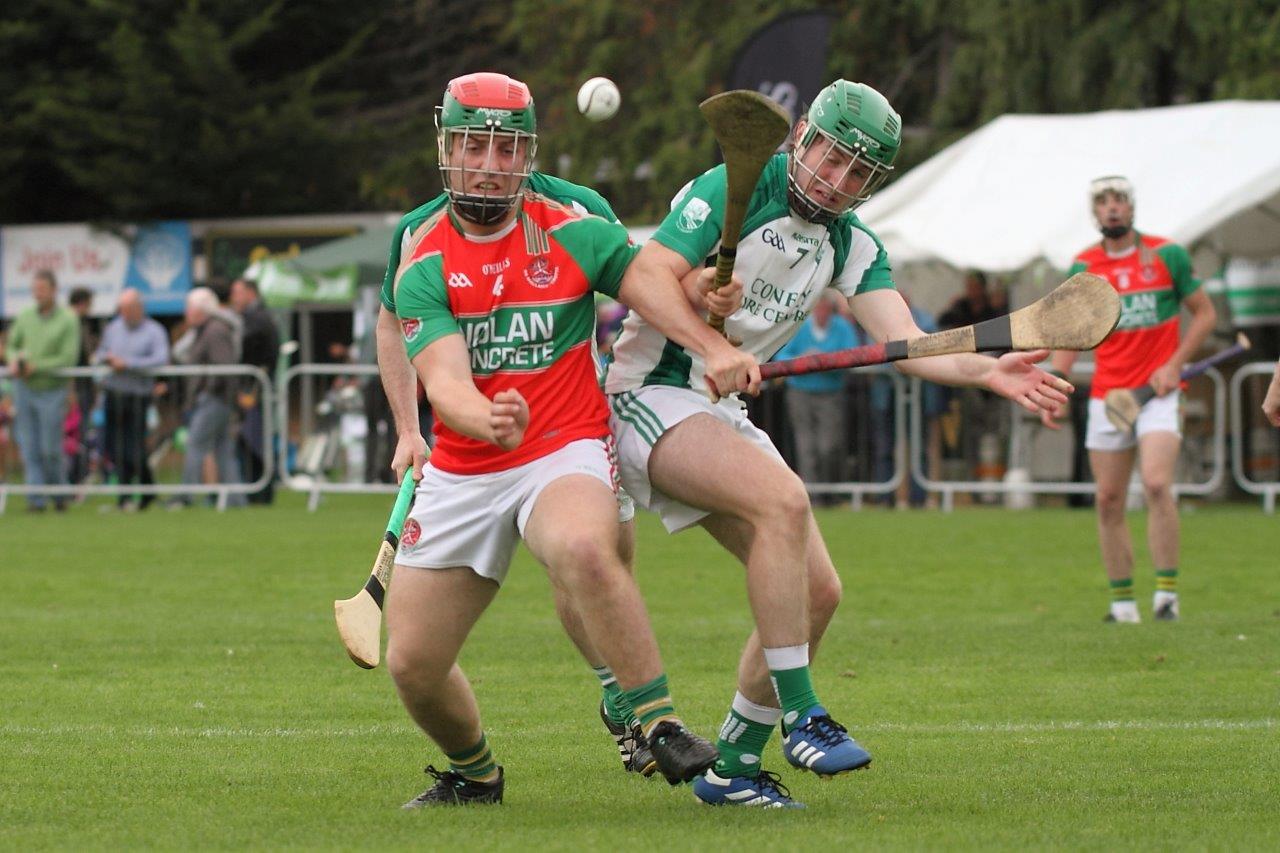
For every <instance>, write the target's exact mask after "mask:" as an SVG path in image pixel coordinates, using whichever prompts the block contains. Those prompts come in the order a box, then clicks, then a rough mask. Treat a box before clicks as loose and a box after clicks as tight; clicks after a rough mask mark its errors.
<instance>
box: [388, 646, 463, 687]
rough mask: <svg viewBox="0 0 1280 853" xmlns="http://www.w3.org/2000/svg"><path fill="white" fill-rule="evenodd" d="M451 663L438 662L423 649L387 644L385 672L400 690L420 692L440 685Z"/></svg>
mask: <svg viewBox="0 0 1280 853" xmlns="http://www.w3.org/2000/svg"><path fill="white" fill-rule="evenodd" d="M452 667H453V661H440V660H436V658H435V657H434V656H433V655H431V654H429V653H427V652H426V651H425V650H423V649H419V648H412V647H409V646H407V645H406V644H403V643H395V642H388V643H387V672H388V673H389V674H390V675H391V680H392V681H394V682H395V683H396V686H397V687H399V688H400V689H401V690H412V691H415V692H421V691H424V690H430V689H431V688H432V687H434V686H435V685H437V684H439V683H441V682H442V681H443V680H444V678H445V676H447V675H448V674H449V670H450V669H451V668H452Z"/></svg>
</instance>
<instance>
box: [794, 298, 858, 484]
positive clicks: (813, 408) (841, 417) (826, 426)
mask: <svg viewBox="0 0 1280 853" xmlns="http://www.w3.org/2000/svg"><path fill="white" fill-rule="evenodd" d="M832 299H833V296H832V295H829V294H824V295H823V297H822V298H821V299H819V300H818V302H817V303H816V304H815V305H814V306H813V313H812V314H810V315H809V319H807V320H805V322H804V324H803V325H802V326H801V327H800V329H799V331H797V332H796V336H795V337H794V338H792V339H791V340H790V341H788V342H787V344H786V346H784V347H783V348H782V349H781V350H779V351H778V354H777V355H776V356H775V358H777V359H786V358H797V357H799V356H802V355H812V354H814V353H823V352H835V351H836V350H839V349H848V348H849V347H852V346H855V345H856V343H857V341H856V340H855V338H854V334H853V326H852V325H851V324H850V323H849V321H848V320H846V319H845V318H844V317H841V316H840V315H839V314H837V313H836V307H835V305H834V304H833V302H832ZM846 378H847V377H846V375H845V372H844V371H842V370H832V371H827V372H824V373H809V374H805V375H803V376H788V377H787V379H786V385H787V419H788V420H789V421H790V422H791V436H792V439H793V440H794V441H795V445H796V468H797V469H798V470H797V473H798V474H799V475H800V479H802V480H804V481H805V482H806V483H835V482H840V481H841V480H842V479H843V477H842V466H841V464H840V462H841V457H842V455H843V453H844V452H845V449H846V447H847V444H848V441H847V430H846V429H845V380H846ZM831 498H832V496H831V495H820V496H819V497H818V498H815V499H814V503H818V504H828V503H831Z"/></svg>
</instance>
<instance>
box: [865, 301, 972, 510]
mask: <svg viewBox="0 0 1280 853" xmlns="http://www.w3.org/2000/svg"><path fill="white" fill-rule="evenodd" d="M902 301H903V302H905V303H907V308H908V309H910V311H911V318H912V319H913V320H915V323H916V326H917V327H918V328H919V329H920V331H922V332H924V333H925V334H933V333H934V332H936V331H938V323H937V321H936V320H934V319H933V315H932V314H930V313H929V312H927V311H925V310H924V309H923V308H920V307H919V306H917V305H916V304H915V303H913V302H912V301H911V300H910V298H908V297H907V295H906V294H905V293H904V294H902ZM857 331H858V333H859V334H858V342H859V343H860V344H861V343H872V341H871V340H870V339H869V338H868V337H867V336H866V334H865V332H862V331H861V330H857ZM869 397H870V399H869V401H868V402H869V404H870V406H869V408H870V411H871V430H870V432H871V459H872V468H871V470H872V479H874V480H875V481H876V482H879V483H883V482H887V481H888V480H889V479H890V478H891V477H893V453H894V449H895V447H896V445H897V428H896V427H897V412H896V410H895V407H894V399H893V398H894V381H893V377H891V376H876V377H873V378H872V381H871V390H870V394H869ZM950 401H951V389H950V388H949V387H947V386H945V385H937V384H934V383H933V382H926V381H924V380H921V381H920V399H919V400H918V401H917V405H919V406H922V407H923V408H922V409H921V412H920V414H921V415H922V421H921V427H922V433H921V437H922V438H923V446H921V447H920V448H919V451H920V453H921V455H922V462H923V464H922V465H921V468H922V470H923V471H924V472H925V473H926V474H927V475H928V476H929V477H930V478H931V479H935V480H936V479H937V478H938V476H939V471H938V469H939V468H940V467H941V457H942V448H941V444H942V437H941V432H940V431H939V429H938V418H939V417H940V416H941V415H942V413H943V412H945V411H946V410H947V406H948V405H949V403H950ZM907 447H908V448H910V447H911V442H909V441H908V442H907ZM908 467H909V466H908ZM905 487H906V488H907V501H908V503H909V504H910V505H911V506H913V507H916V508H920V507H922V506H924V505H925V502H926V500H927V497H928V496H927V495H926V494H925V490H924V486H923V485H921V483H920V481H919V480H917V479H916V478H915V477H914V476H911V477H910V483H909V485H906V486H905ZM901 496H902V494H901V490H900V491H899V494H898V495H897V496H895V495H893V494H886V495H883V496H881V502H883V503H884V504H886V505H889V506H893V505H894V503H895V501H897V500H900V499H901Z"/></svg>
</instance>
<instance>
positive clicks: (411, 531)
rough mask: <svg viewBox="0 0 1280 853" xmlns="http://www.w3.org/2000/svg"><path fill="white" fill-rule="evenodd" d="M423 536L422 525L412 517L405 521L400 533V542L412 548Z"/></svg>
mask: <svg viewBox="0 0 1280 853" xmlns="http://www.w3.org/2000/svg"><path fill="white" fill-rule="evenodd" d="M421 538H422V525H420V524H418V522H416V521H414V520H413V519H412V518H410V519H409V520H407V521H406V522H405V523H404V530H403V531H402V532H401V533H400V544H401V545H403V546H404V547H406V548H412V547H413V546H414V545H417V544H418V540H419V539H421Z"/></svg>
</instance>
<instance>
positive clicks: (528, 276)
mask: <svg viewBox="0 0 1280 853" xmlns="http://www.w3.org/2000/svg"><path fill="white" fill-rule="evenodd" d="M559 277H560V268H559V267H557V266H555V265H553V264H552V263H551V261H549V260H547V258H546V257H545V256H543V255H539V256H537V257H536V258H534V259H533V260H532V261H530V262H529V266H527V267H525V268H524V278H525V281H527V282H529V284H531V285H533V286H534V287H536V288H538V289H539V290H542V289H545V288H548V287H550V286H551V285H553V284H555V282H556V279H557V278H559Z"/></svg>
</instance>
